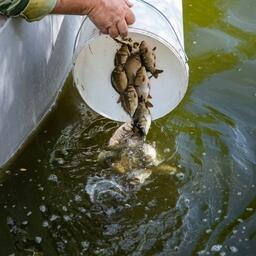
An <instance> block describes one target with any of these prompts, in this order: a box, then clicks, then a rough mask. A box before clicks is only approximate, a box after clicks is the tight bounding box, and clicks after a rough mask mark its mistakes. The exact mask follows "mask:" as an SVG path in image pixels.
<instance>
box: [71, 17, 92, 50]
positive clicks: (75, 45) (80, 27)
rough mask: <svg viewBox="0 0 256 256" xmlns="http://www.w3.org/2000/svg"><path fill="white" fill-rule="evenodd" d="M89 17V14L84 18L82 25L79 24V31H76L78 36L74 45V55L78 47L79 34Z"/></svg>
mask: <svg viewBox="0 0 256 256" xmlns="http://www.w3.org/2000/svg"><path fill="white" fill-rule="evenodd" d="M87 18H88V16H85V17H84V18H83V21H82V22H81V25H80V26H79V29H78V31H77V33H76V38H75V42H74V47H73V55H74V53H75V51H76V47H77V43H78V37H79V35H80V32H81V29H82V27H83V25H84V23H85V21H86V20H87Z"/></svg>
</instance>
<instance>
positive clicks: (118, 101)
mask: <svg viewBox="0 0 256 256" xmlns="http://www.w3.org/2000/svg"><path fill="white" fill-rule="evenodd" d="M116 103H117V104H119V103H121V96H120V97H119V98H118V100H117V102H116Z"/></svg>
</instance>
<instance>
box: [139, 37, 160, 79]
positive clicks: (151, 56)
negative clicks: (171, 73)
mask: <svg viewBox="0 0 256 256" xmlns="http://www.w3.org/2000/svg"><path fill="white" fill-rule="evenodd" d="M155 50H156V47H155V48H153V49H150V47H149V46H148V44H147V43H146V42H145V41H142V42H141V44H140V53H141V60H142V63H143V65H144V66H145V67H146V69H147V71H149V72H150V73H151V74H152V75H153V76H154V77H155V78H158V75H159V74H160V73H162V72H163V70H159V69H156V54H155V52H154V51H155Z"/></svg>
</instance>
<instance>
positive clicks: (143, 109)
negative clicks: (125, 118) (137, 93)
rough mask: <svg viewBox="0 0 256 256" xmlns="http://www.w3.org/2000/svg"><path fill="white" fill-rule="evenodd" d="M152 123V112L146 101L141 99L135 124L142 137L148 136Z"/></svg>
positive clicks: (134, 120) (134, 117)
mask: <svg viewBox="0 0 256 256" xmlns="http://www.w3.org/2000/svg"><path fill="white" fill-rule="evenodd" d="M151 121H152V119H151V113H150V110H149V109H148V107H147V105H146V102H145V100H144V99H143V98H140V101H139V104H138V108H137V110H136V112H135V114H134V116H133V124H134V126H135V127H136V128H137V129H138V131H139V133H140V134H141V135H142V136H147V134H148V131H149V128H150V126H151Z"/></svg>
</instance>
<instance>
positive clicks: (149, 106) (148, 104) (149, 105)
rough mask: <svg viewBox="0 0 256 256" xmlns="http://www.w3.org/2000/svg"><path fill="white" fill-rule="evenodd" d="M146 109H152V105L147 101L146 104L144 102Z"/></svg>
mask: <svg viewBox="0 0 256 256" xmlns="http://www.w3.org/2000/svg"><path fill="white" fill-rule="evenodd" d="M146 107H147V108H153V107H154V105H153V104H152V103H151V102H149V101H147V102H146Z"/></svg>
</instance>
